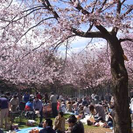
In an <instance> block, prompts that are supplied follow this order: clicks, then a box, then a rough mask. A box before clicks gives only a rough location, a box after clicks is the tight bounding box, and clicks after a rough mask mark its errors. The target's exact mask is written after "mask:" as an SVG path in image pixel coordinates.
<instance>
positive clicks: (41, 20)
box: [16, 17, 54, 43]
mask: <svg viewBox="0 0 133 133" xmlns="http://www.w3.org/2000/svg"><path fill="white" fill-rule="evenodd" d="M52 18H54V17H49V18H45V19H43V20H41V21H40V22H39V23H37V24H36V25H34V26H32V27H30V28H29V29H28V30H27V31H26V32H25V33H24V34H23V35H22V36H21V37H20V38H19V39H18V40H17V41H16V43H18V42H19V40H20V39H21V38H22V37H23V36H25V35H26V34H27V33H28V32H29V31H30V30H32V29H33V28H35V27H37V26H38V25H40V24H41V23H42V22H43V21H45V20H48V19H52Z"/></svg>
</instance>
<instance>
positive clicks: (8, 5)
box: [6, 0, 13, 8]
mask: <svg viewBox="0 0 133 133" xmlns="http://www.w3.org/2000/svg"><path fill="white" fill-rule="evenodd" d="M12 2H13V0H11V1H10V3H9V5H8V6H7V7H6V8H9V7H10V5H11V4H12Z"/></svg>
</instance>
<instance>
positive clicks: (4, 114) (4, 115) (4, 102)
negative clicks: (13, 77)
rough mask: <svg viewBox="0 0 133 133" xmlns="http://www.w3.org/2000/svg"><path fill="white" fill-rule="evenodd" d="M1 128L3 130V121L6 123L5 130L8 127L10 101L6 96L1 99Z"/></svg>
mask: <svg viewBox="0 0 133 133" xmlns="http://www.w3.org/2000/svg"><path fill="white" fill-rule="evenodd" d="M0 110H1V111H0V128H3V121H5V128H6V127H7V119H8V112H9V100H8V99H7V98H6V96H5V95H3V96H1V97H0Z"/></svg>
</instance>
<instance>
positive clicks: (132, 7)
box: [120, 5, 133, 19]
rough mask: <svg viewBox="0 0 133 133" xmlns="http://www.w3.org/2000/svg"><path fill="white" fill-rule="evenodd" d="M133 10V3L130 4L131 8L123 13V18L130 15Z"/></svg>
mask: <svg viewBox="0 0 133 133" xmlns="http://www.w3.org/2000/svg"><path fill="white" fill-rule="evenodd" d="M132 10H133V5H131V6H130V8H129V9H128V10H127V11H126V12H125V13H124V14H123V15H121V17H120V18H121V19H123V18H124V17H125V16H126V15H128V14H129V13H130V12H131V11H132Z"/></svg>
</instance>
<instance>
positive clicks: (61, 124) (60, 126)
mask: <svg viewBox="0 0 133 133" xmlns="http://www.w3.org/2000/svg"><path fill="white" fill-rule="evenodd" d="M63 115H64V114H63V112H59V113H58V116H56V118H55V122H54V129H55V130H56V132H57V133H64V132H65V118H64V117H63Z"/></svg>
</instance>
